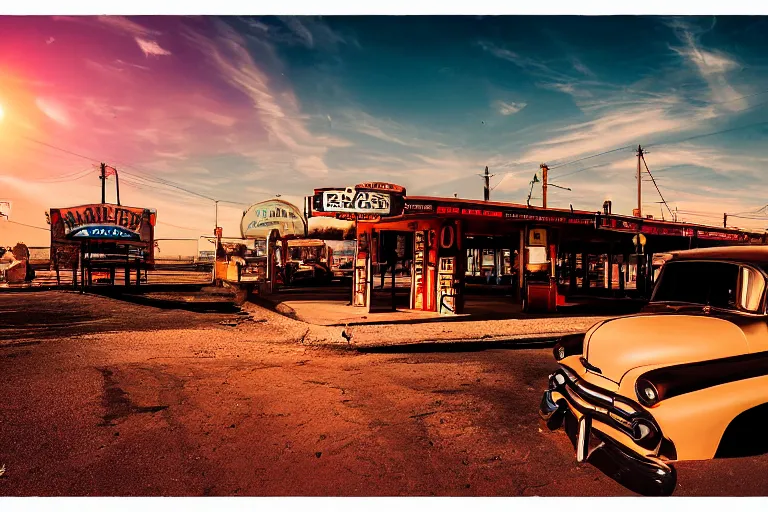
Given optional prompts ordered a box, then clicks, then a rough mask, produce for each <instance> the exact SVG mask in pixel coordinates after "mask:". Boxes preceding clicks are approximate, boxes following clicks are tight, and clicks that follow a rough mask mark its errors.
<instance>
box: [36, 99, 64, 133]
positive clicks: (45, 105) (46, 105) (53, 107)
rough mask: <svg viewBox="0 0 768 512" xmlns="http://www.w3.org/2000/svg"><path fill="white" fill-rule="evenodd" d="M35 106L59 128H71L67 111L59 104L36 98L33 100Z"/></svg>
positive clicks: (50, 100)
mask: <svg viewBox="0 0 768 512" xmlns="http://www.w3.org/2000/svg"><path fill="white" fill-rule="evenodd" d="M35 104H36V105H37V108H39V109H40V111H41V112H42V113H43V114H45V115H46V116H48V117H49V118H50V119H52V120H53V121H55V122H56V123H58V124H60V125H61V126H64V127H66V128H70V127H71V126H72V121H71V119H70V116H69V113H68V112H67V109H66V108H65V107H64V105H63V104H61V103H60V102H58V101H56V100H54V99H52V98H37V99H36V100H35Z"/></svg>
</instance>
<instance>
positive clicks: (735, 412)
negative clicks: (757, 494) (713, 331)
mask: <svg viewBox="0 0 768 512" xmlns="http://www.w3.org/2000/svg"><path fill="white" fill-rule="evenodd" d="M652 369H654V367H643V368H636V369H634V370H632V371H630V372H628V373H627V374H626V375H625V376H624V378H623V379H622V381H621V385H620V387H619V392H620V394H622V395H624V396H626V397H628V398H631V399H633V400H637V395H636V392H635V382H636V381H637V379H638V378H639V377H640V376H641V375H643V374H645V373H647V372H648V371H650V370H652ZM766 373H768V370H767V371H766ZM765 403H768V375H762V376H757V377H752V378H746V379H738V380H733V381H731V382H727V383H724V384H719V385H715V386H711V387H705V388H703V389H699V390H696V391H691V392H688V393H684V394H680V395H677V396H673V397H670V398H667V399H664V400H661V401H660V402H659V403H658V404H656V405H654V406H652V407H646V410H648V412H649V413H650V414H651V415H653V417H654V419H655V420H656V421H657V422H658V424H659V427H660V428H661V431H662V434H663V436H664V437H665V438H667V439H669V440H670V441H671V442H672V443H673V444H674V446H675V451H676V453H677V459H676V460H706V459H711V458H714V457H715V454H716V452H717V449H718V446H719V445H720V441H721V440H722V438H723V434H724V433H725V430H726V428H728V425H730V424H731V422H732V421H733V420H734V419H735V418H736V417H737V416H739V415H740V414H741V413H743V412H744V411H747V410H749V409H752V408H754V407H757V406H759V405H762V404H765Z"/></svg>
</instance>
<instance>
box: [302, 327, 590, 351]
mask: <svg viewBox="0 0 768 512" xmlns="http://www.w3.org/2000/svg"><path fill="white" fill-rule="evenodd" d="M569 334H578V333H574V332H563V333H552V334H542V335H523V334H521V335H518V336H515V335H511V336H502V337H496V338H492V339H490V338H463V339H454V340H425V341H403V342H400V343H398V342H394V343H387V344H375V343H371V344H364V345H358V344H355V343H350V344H344V343H338V342H335V343H334V342H325V343H315V344H313V345H315V346H322V347H327V348H333V349H338V350H354V351H355V352H360V353H371V354H386V353H392V354H407V353H432V352H479V351H483V350H500V349H501V350H504V349H506V350H521V349H534V348H547V347H552V346H554V344H555V343H556V342H557V339H558V338H560V337H562V336H566V335H569Z"/></svg>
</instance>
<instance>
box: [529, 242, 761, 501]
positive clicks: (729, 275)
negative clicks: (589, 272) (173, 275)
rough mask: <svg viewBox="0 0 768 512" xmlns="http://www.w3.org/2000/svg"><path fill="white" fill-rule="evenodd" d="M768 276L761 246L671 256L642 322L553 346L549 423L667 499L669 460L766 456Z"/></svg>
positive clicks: (609, 326)
mask: <svg viewBox="0 0 768 512" xmlns="http://www.w3.org/2000/svg"><path fill="white" fill-rule="evenodd" d="M766 271H768V247H722V248H708V249H694V250H690V251H679V252H674V253H669V254H668V255H667V256H666V257H665V261H664V264H663V266H662V268H661V273H660V276H659V280H658V282H657V283H656V286H655V288H654V291H653V295H652V297H651V301H650V302H649V304H648V305H647V306H646V308H645V309H644V310H643V311H642V312H641V313H640V314H637V315H633V316H626V317H621V318H616V319H612V320H605V321H602V322H599V323H598V324H596V325H594V326H593V327H592V328H590V329H589V331H588V332H587V333H586V334H583V335H573V336H567V337H565V338H562V339H560V340H559V342H558V343H557V344H556V345H555V348H554V355H555V359H556V360H557V362H558V363H559V368H558V369H557V370H556V371H555V372H554V373H553V374H552V375H551V376H550V378H549V389H548V390H547V391H546V392H545V393H544V396H543V397H542V401H541V407H540V415H541V416H542V418H543V419H544V420H545V422H546V424H547V426H548V427H549V428H550V430H556V429H558V428H560V427H561V426H562V425H563V424H564V423H565V426H566V432H569V431H570V434H571V437H572V440H573V441H574V443H575V449H576V459H577V461H579V462H582V461H586V460H587V459H588V458H589V459H590V462H592V458H593V457H592V455H594V454H595V452H597V451H600V452H601V453H600V458H602V459H604V460H609V461H610V462H611V464H612V466H613V467H618V470H619V471H620V472H621V473H622V474H623V475H624V479H625V482H622V483H626V482H631V481H633V480H635V481H636V482H645V483H649V482H650V487H643V486H644V485H645V484H642V485H638V486H637V487H638V488H643V489H646V491H643V492H647V493H661V494H668V493H671V492H672V490H673V489H674V487H675V486H676V473H675V470H674V467H673V466H671V463H673V462H676V461H683V460H702V459H711V458H715V457H732V456H743V455H752V454H759V453H765V452H768V435H766V432H765V428H766V421H768V317H767V316H766V298H765V291H766V276H767V275H768V274H766ZM564 420H565V421H564ZM569 425H570V427H569ZM593 438H594V439H593ZM590 440H593V441H595V442H594V443H592V445H590ZM595 444H597V446H594V449H593V450H590V448H591V447H592V446H593V445H595ZM605 454H607V455H608V457H607V458H606V456H605ZM593 464H594V462H593ZM648 489H650V490H648Z"/></svg>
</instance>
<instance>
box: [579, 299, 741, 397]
mask: <svg viewBox="0 0 768 512" xmlns="http://www.w3.org/2000/svg"><path fill="white" fill-rule="evenodd" d="M748 351H749V349H748V345H747V339H746V337H745V335H744V332H743V331H742V329H741V328H740V327H739V326H738V325H736V324H734V323H731V322H729V321H728V320H723V319H721V318H716V317H711V316H707V315H683V314H656V315H637V316H630V317H623V318H618V319H615V320H609V321H606V322H604V323H602V324H600V325H598V326H597V327H596V328H595V329H594V330H593V331H592V332H591V333H588V336H587V339H586V340H585V344H584V357H585V358H586V360H587V362H588V363H589V365H591V366H594V367H597V368H599V369H600V374H601V375H602V376H603V377H606V378H608V379H610V380H612V381H613V382H615V383H617V384H618V383H619V382H620V381H621V378H622V377H623V376H624V374H625V373H627V372H628V371H629V370H632V369H633V368H638V367H641V366H649V365H654V366H658V365H671V364H680V363H692V362H697V361H706V360H709V359H717V358H721V357H729V356H737V355H742V354H746V353H747V352H748ZM595 371H596V370H595Z"/></svg>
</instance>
